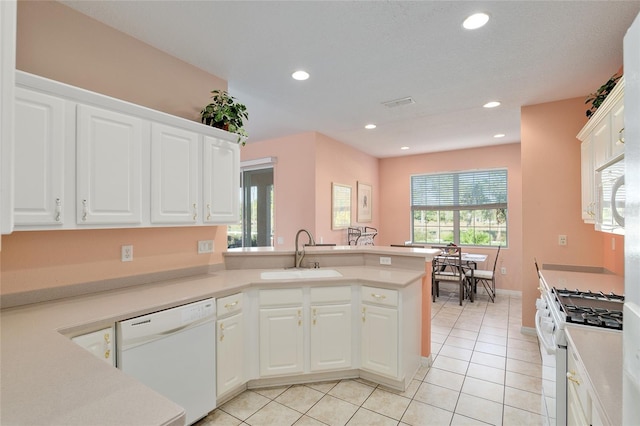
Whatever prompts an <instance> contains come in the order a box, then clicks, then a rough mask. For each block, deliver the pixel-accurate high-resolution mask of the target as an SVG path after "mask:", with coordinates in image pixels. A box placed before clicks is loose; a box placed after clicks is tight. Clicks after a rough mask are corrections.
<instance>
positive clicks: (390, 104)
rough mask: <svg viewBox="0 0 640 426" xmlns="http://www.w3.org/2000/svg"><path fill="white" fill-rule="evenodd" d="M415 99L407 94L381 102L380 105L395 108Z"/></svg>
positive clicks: (412, 102) (413, 102) (410, 102)
mask: <svg viewBox="0 0 640 426" xmlns="http://www.w3.org/2000/svg"><path fill="white" fill-rule="evenodd" d="M415 103H416V101H414V100H413V98H412V97H411V96H407V97H406V98H400V99H394V100H392V101H386V102H383V103H382V105H384V106H386V107H387V108H397V107H399V106H403V105H409V104H415Z"/></svg>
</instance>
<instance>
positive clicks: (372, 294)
mask: <svg viewBox="0 0 640 426" xmlns="http://www.w3.org/2000/svg"><path fill="white" fill-rule="evenodd" d="M371 297H373V298H374V299H382V300H384V299H386V298H387V296H385V295H384V294H377V293H371Z"/></svg>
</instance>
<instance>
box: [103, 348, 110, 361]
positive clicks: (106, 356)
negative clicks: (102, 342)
mask: <svg viewBox="0 0 640 426" xmlns="http://www.w3.org/2000/svg"><path fill="white" fill-rule="evenodd" d="M109 356H111V351H110V350H109V349H107V350H106V351H104V359H109Z"/></svg>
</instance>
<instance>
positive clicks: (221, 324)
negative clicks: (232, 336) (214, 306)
mask: <svg viewBox="0 0 640 426" xmlns="http://www.w3.org/2000/svg"><path fill="white" fill-rule="evenodd" d="M222 340H224V323H223V322H221V323H220V341H221V342H222Z"/></svg>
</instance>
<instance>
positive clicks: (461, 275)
mask: <svg viewBox="0 0 640 426" xmlns="http://www.w3.org/2000/svg"><path fill="white" fill-rule="evenodd" d="M432 248H436V249H440V250H441V254H440V255H439V256H435V257H434V258H433V261H432V269H431V294H432V297H433V301H434V302H435V301H436V297H440V282H441V281H446V282H450V283H457V284H458V288H459V295H458V298H459V301H460V306H462V300H463V299H464V298H465V297H466V296H467V295H468V296H469V299H470V300H471V302H473V292H472V291H471V289H472V288H471V282H473V278H472V277H473V269H472V268H470V267H468V266H466V265H465V264H463V263H462V247H457V246H432ZM468 271H470V277H471V278H468V277H467V272H468Z"/></svg>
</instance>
